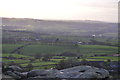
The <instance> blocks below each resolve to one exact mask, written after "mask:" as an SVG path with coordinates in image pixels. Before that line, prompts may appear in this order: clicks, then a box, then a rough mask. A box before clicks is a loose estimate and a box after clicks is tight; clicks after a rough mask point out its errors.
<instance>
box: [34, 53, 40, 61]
mask: <svg viewBox="0 0 120 80" xmlns="http://www.w3.org/2000/svg"><path fill="white" fill-rule="evenodd" d="M34 57H35V59H39V61H40V59H41V57H42V55H41V54H36V55H35V56H34Z"/></svg>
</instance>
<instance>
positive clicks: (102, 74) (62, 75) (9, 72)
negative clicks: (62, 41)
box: [3, 66, 110, 80]
mask: <svg viewBox="0 0 120 80" xmlns="http://www.w3.org/2000/svg"><path fill="white" fill-rule="evenodd" d="M5 76H10V77H12V78H13V79H14V80H36V79H37V80H44V79H45V80H46V79H47V78H49V79H54V80H56V79H64V80H69V79H83V78H87V79H92V80H93V78H94V79H98V78H101V79H103V80H107V79H109V77H110V75H109V72H108V71H107V70H105V69H102V68H96V67H92V66H76V67H72V68H67V69H63V70H57V69H47V70H46V69H36V70H31V71H28V72H22V69H21V68H20V67H18V66H9V67H8V68H7V69H6V71H5V72H4V73H3V80H6V79H5V78H6V77H5ZM47 80H48V79H47Z"/></svg>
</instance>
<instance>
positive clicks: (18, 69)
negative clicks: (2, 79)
mask: <svg viewBox="0 0 120 80" xmlns="http://www.w3.org/2000/svg"><path fill="white" fill-rule="evenodd" d="M8 70H10V71H22V69H21V68H20V67H19V66H16V65H13V66H8Z"/></svg>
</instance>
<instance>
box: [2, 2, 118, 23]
mask: <svg viewBox="0 0 120 80" xmlns="http://www.w3.org/2000/svg"><path fill="white" fill-rule="evenodd" d="M118 1H119V0H104V1H103V0H20V1H17V0H2V1H1V3H2V4H1V5H0V10H1V11H0V13H1V14H0V17H8V18H33V19H43V20H94V21H104V22H115V23H116V22H118ZM5 5H6V6H5Z"/></svg>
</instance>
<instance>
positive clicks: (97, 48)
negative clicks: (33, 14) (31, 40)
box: [2, 44, 118, 56]
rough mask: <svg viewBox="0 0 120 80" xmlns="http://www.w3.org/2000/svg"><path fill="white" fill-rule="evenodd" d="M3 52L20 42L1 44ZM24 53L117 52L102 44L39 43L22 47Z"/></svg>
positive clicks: (86, 53)
mask: <svg viewBox="0 0 120 80" xmlns="http://www.w3.org/2000/svg"><path fill="white" fill-rule="evenodd" d="M2 46H3V54H4V53H10V52H12V51H13V50H14V49H16V48H17V47H20V46H21V44H3V45H2ZM20 51H21V52H22V53H23V54H24V55H35V54H61V53H64V52H73V53H78V54H82V55H88V56H90V55H94V54H113V53H117V52H118V48H117V47H112V46H102V45H79V46H77V47H75V46H72V45H71V46H60V45H41V44H32V45H28V46H26V47H24V48H23V49H21V50H20Z"/></svg>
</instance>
